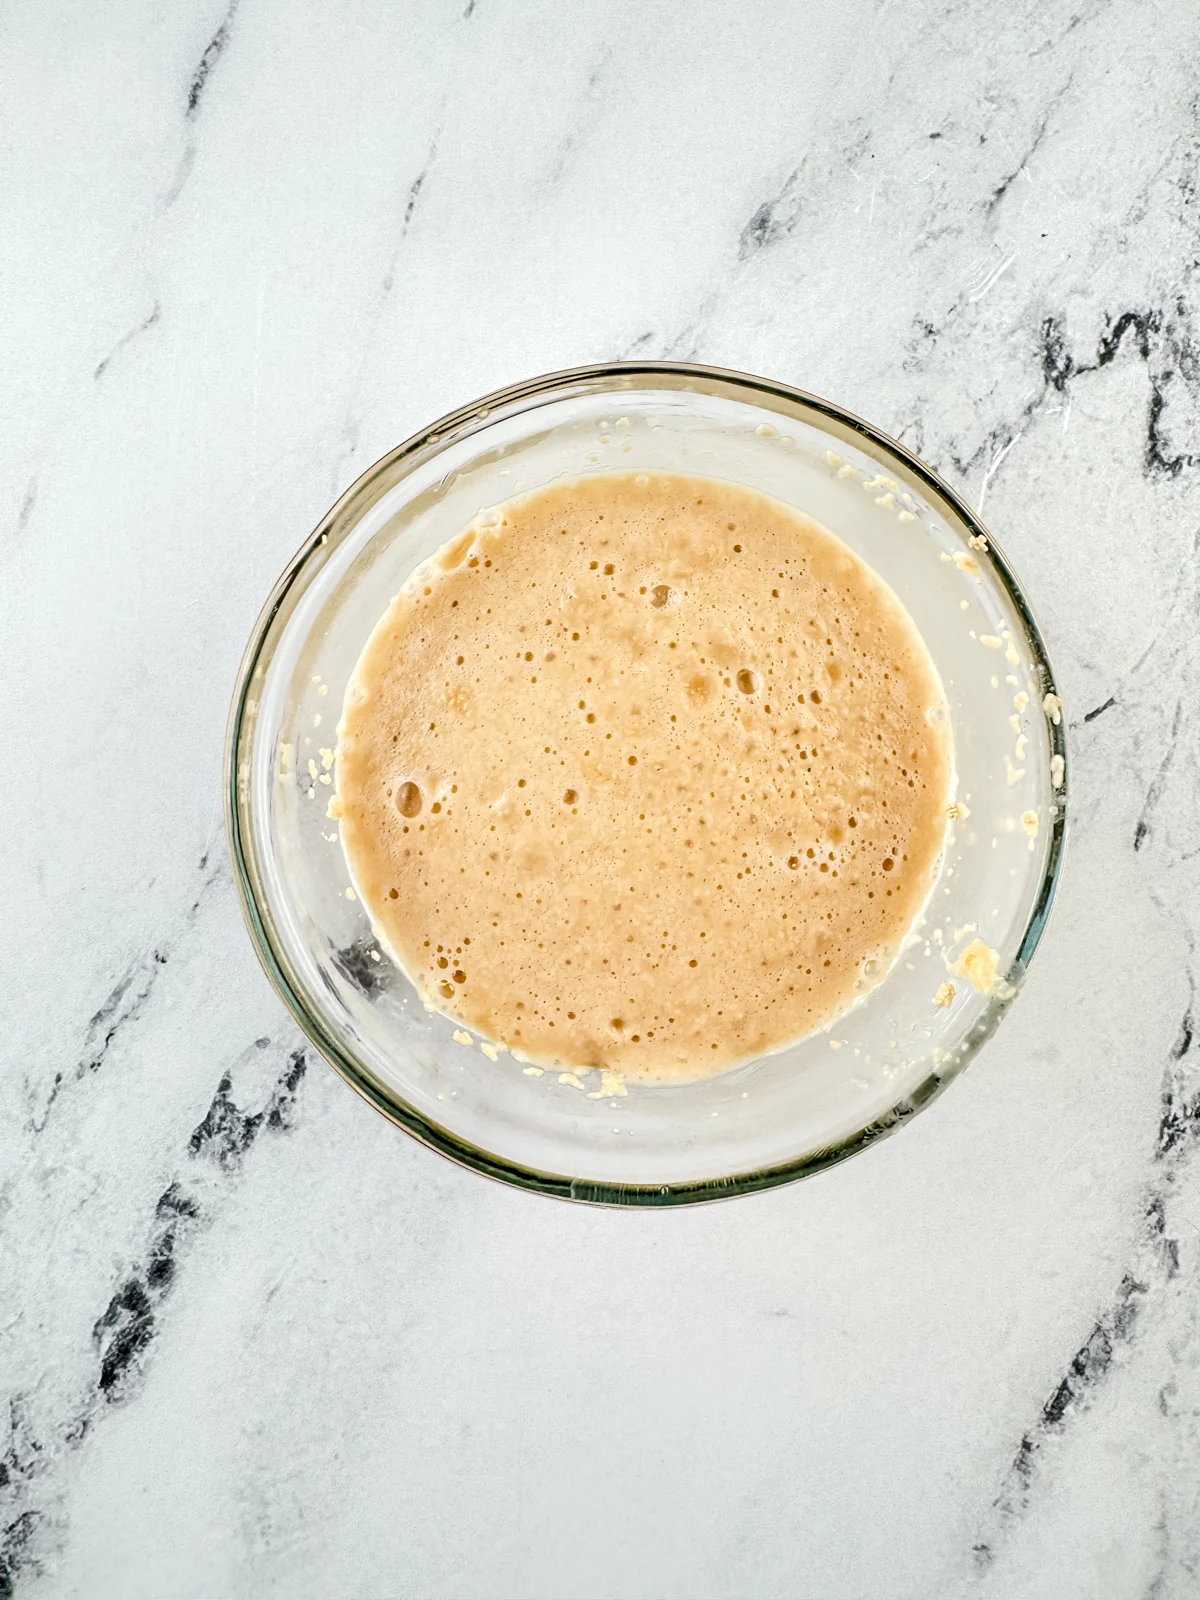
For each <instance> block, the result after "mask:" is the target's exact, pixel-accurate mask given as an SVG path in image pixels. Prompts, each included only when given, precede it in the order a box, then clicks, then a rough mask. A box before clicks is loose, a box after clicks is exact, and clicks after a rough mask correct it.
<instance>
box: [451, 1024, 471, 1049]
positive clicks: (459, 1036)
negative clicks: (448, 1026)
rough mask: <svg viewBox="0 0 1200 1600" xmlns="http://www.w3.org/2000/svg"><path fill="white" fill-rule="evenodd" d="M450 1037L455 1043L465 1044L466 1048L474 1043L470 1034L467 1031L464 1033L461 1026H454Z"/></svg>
mask: <svg viewBox="0 0 1200 1600" xmlns="http://www.w3.org/2000/svg"><path fill="white" fill-rule="evenodd" d="M450 1037H451V1038H452V1039H453V1040H454V1042H455V1044H461V1045H465V1046H466V1047H467V1049H468V1050H469V1049H470V1048H471V1046H472V1045H473V1044H474V1043H475V1041H474V1039H472V1037H471V1035H470V1034H469V1033H464V1032H463V1031H462V1029H461V1028H455V1030H454V1032H453V1033H452V1034H451V1035H450Z"/></svg>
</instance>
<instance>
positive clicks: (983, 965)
mask: <svg viewBox="0 0 1200 1600" xmlns="http://www.w3.org/2000/svg"><path fill="white" fill-rule="evenodd" d="M999 960H1000V957H999V956H998V955H997V953H996V951H995V950H993V949H991V948H990V946H988V945H986V944H984V942H983V940H982V939H979V938H975V939H972V940H971V942H970V944H969V945H968V946H967V948H966V949H965V950H964V951H963V953H962V955H960V956H959V958H958V960H957V961H956V962H955V963H954V971H955V972H957V974H958V976H959V977H960V978H966V979H967V981H968V982H969V983H970V984H971V986H972V988H974V989H977V990H978V991H979V993H980V994H991V992H992V990H993V989H994V988H995V987H996V968H997V965H998V963H999Z"/></svg>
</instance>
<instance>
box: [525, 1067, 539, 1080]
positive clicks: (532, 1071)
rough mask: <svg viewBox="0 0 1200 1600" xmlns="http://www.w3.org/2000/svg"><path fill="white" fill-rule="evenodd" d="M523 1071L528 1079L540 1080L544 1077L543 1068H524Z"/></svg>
mask: <svg viewBox="0 0 1200 1600" xmlns="http://www.w3.org/2000/svg"><path fill="white" fill-rule="evenodd" d="M521 1071H522V1072H523V1073H524V1074H525V1076H526V1077H527V1078H540V1077H541V1076H542V1068H541V1067H522V1068H521Z"/></svg>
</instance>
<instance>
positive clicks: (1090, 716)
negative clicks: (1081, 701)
mask: <svg viewBox="0 0 1200 1600" xmlns="http://www.w3.org/2000/svg"><path fill="white" fill-rule="evenodd" d="M1116 703H1117V699H1116V696H1115V695H1111V694H1110V695H1109V697H1108V699H1107V700H1106V701H1105V702H1104V704H1103V705H1099V706H1093V707H1092V709H1091V710H1090V711H1085V712H1084V715H1083V720H1084V721H1085V722H1095V720H1096V718H1097V717H1102V716H1103V715H1104V713H1105V712H1106V711H1111V710H1112V708H1113V706H1115V705H1116Z"/></svg>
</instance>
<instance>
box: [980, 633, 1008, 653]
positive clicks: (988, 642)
mask: <svg viewBox="0 0 1200 1600" xmlns="http://www.w3.org/2000/svg"><path fill="white" fill-rule="evenodd" d="M979 642H980V644H981V645H982V646H983V648H984V649H985V650H999V648H1000V646H1001V645H1002V644H1003V643H1004V640H1003V639H999V638H997V637H996V635H995V634H994V633H981V634H980V635H979Z"/></svg>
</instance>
